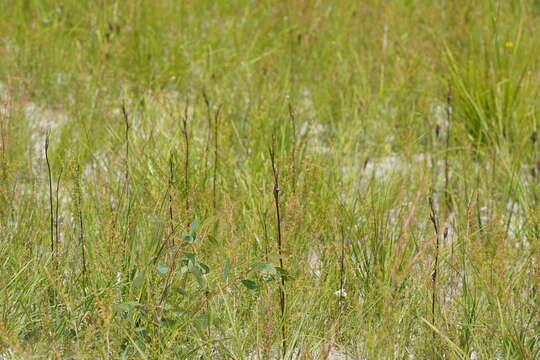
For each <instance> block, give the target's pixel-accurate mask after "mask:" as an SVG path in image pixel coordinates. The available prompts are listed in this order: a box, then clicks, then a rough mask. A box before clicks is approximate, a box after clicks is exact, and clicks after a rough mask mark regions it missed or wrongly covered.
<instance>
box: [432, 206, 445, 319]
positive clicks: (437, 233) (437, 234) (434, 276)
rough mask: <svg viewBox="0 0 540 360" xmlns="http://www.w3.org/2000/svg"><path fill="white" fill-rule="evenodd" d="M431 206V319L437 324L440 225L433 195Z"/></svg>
mask: <svg viewBox="0 0 540 360" xmlns="http://www.w3.org/2000/svg"><path fill="white" fill-rule="evenodd" d="M429 206H430V208H431V213H430V215H429V218H430V220H431V222H432V224H433V228H434V230H435V263H434V264H433V272H432V274H431V281H432V296H431V319H432V324H433V325H435V306H436V303H437V271H438V269H439V240H440V229H439V226H440V225H439V219H438V218H437V213H436V211H435V205H434V204H433V199H432V198H431V197H430V198H429ZM445 234H446V231H445ZM445 236H446V235H445Z"/></svg>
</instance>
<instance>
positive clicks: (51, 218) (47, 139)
mask: <svg viewBox="0 0 540 360" xmlns="http://www.w3.org/2000/svg"><path fill="white" fill-rule="evenodd" d="M49 137H50V135H49V134H47V136H46V137H45V161H46V162H47V173H48V177H49V220H50V236H51V253H52V254H53V256H54V207H53V194H52V192H53V186H52V173H51V163H50V161H49Z"/></svg>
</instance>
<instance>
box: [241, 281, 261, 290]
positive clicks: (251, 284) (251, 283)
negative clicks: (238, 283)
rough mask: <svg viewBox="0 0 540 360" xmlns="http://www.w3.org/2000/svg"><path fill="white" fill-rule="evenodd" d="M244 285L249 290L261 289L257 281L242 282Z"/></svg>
mask: <svg viewBox="0 0 540 360" xmlns="http://www.w3.org/2000/svg"><path fill="white" fill-rule="evenodd" d="M242 284H244V286H245V287H246V288H248V289H249V290H257V289H259V287H260V285H259V284H257V283H256V282H255V281H253V280H249V279H244V280H242Z"/></svg>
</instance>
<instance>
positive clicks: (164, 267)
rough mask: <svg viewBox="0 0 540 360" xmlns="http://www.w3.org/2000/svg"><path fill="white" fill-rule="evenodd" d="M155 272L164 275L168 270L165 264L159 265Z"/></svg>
mask: <svg viewBox="0 0 540 360" xmlns="http://www.w3.org/2000/svg"><path fill="white" fill-rule="evenodd" d="M157 271H159V272H160V273H161V274H166V273H168V272H169V268H168V267H167V265H165V264H159V265H158V267H157Z"/></svg>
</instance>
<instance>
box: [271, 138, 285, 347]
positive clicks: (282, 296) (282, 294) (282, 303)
mask: <svg viewBox="0 0 540 360" xmlns="http://www.w3.org/2000/svg"><path fill="white" fill-rule="evenodd" d="M268 152H269V154H270V161H271V163H272V174H273V176H274V191H273V194H274V204H275V207H276V223H277V245H278V255H279V266H280V267H281V269H284V267H283V238H282V232H281V211H280V204H279V197H280V196H279V195H280V191H281V189H280V187H279V169H278V168H277V166H276V156H275V152H274V148H273V144H272V147H271V148H270V149H268ZM285 295H286V294H285V278H284V277H283V276H281V287H280V288H279V300H280V301H279V306H280V310H281V345H282V351H283V357H284V358H285V354H286V352H287V333H286V329H285V300H286V299H285Z"/></svg>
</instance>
